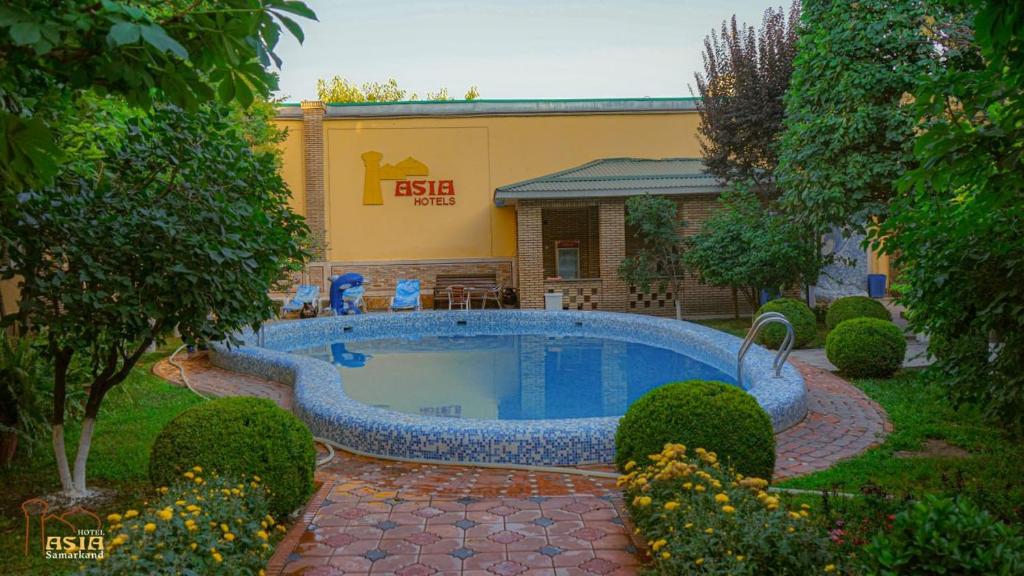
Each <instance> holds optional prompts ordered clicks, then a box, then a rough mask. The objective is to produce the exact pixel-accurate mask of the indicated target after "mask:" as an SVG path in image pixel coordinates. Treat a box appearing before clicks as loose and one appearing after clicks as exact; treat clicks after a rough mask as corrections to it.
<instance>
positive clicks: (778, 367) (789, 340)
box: [736, 312, 796, 386]
mask: <svg viewBox="0 0 1024 576" xmlns="http://www.w3.org/2000/svg"><path fill="white" fill-rule="evenodd" d="M768 324H782V325H783V326H785V327H786V337H785V338H784V339H783V340H782V345H781V346H779V352H778V353H777V354H776V355H775V361H774V362H773V363H772V368H774V369H775V377H776V378H779V377H781V376H782V367H783V366H785V365H786V359H788V358H789V353H790V352H792V351H793V343H794V341H795V340H796V333H795V332H794V331H793V325H792V324H790V323H789V320H786V317H785V316H783V315H782V314H779V313H778V312H765V313H764V314H761V315H760V316H758V317H757V319H756V320H754V323H753V324H752V325H751V326H750V330H748V331H747V336H746V337H745V338H744V339H743V344H742V345H741V346H740V352H739V354H737V355H736V383H737V384H739V385H741V386H742V385H743V357H744V356H746V355H747V350H749V349H750V346H751V345H752V344H753V343H754V339H755V338H757V334H758V333H759V332H760V331H761V328H764V327H765V326H767V325H768Z"/></svg>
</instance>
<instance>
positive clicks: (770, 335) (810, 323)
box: [754, 298, 818, 348]
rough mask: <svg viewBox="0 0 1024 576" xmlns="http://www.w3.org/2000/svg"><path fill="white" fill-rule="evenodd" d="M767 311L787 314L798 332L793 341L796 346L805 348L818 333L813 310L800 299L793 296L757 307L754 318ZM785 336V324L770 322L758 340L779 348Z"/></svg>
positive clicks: (762, 330) (770, 346)
mask: <svg viewBox="0 0 1024 576" xmlns="http://www.w3.org/2000/svg"><path fill="white" fill-rule="evenodd" d="M765 312H778V313H780V314H782V315H783V316H785V317H786V320H789V323H790V324H792V325H793V331H794V332H795V333H796V334H795V337H796V341H795V342H794V343H793V347H794V348H803V347H804V346H806V345H808V344H810V343H811V342H813V341H814V337H815V336H816V335H817V334H818V323H817V321H816V320H815V318H814V312H811V309H810V308H809V307H808V306H807V304H804V303H803V302H801V301H799V300H794V299H792V298H778V299H776V300H772V301H771V302H768V303H767V304H765V305H764V306H761V307H760V308H758V309H757V314H755V315H754V319H757V318H758V317H759V316H761V314H764V313H765ZM785 338H786V327H785V326H783V325H781V324H769V325H767V326H765V327H764V328H762V329H761V334H759V335H758V337H757V341H758V342H759V343H760V344H763V345H765V346H767V347H769V348H778V347H779V346H782V341H783V340H784V339H785Z"/></svg>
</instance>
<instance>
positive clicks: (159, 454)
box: [149, 397, 316, 516]
mask: <svg viewBox="0 0 1024 576" xmlns="http://www.w3.org/2000/svg"><path fill="white" fill-rule="evenodd" d="M194 466H201V467H202V469H203V474H210V473H211V472H216V473H218V474H220V475H224V476H243V475H256V476H259V477H260V479H261V480H262V481H263V483H264V484H265V485H266V486H267V488H269V489H270V501H269V505H270V508H271V510H272V513H273V514H274V515H275V516H284V515H285V514H288V513H290V512H292V511H293V510H295V509H296V508H298V507H300V506H302V505H303V504H305V503H306V501H307V500H309V497H310V496H311V495H312V494H313V470H314V468H315V466H316V451H315V449H314V448H313V435H312V434H310V432H309V429H308V428H306V425H305V424H303V423H302V422H301V421H299V419H298V418H296V417H295V416H294V415H293V414H292V413H291V412H288V411H285V410H282V409H281V408H279V407H278V406H277V404H275V403H274V402H272V401H270V400H267V399H265V398H244V397H237V398H219V399H217V400H211V401H209V402H205V403H203V404H199V405H198V406H194V407H192V408H189V409H188V410H186V411H184V412H182V413H181V414H179V415H178V416H176V417H175V418H174V420H171V421H170V422H169V423H168V424H167V426H165V427H164V429H163V430H161V431H160V434H159V435H158V436H157V438H156V442H154V443H153V450H152V452H151V453H150V457H149V478H150V480H151V481H152V482H153V485H154V486H170V485H172V484H174V483H175V482H177V481H179V480H180V479H181V477H182V474H184V473H185V472H188V471H189V470H190V469H192V468H193V467H194Z"/></svg>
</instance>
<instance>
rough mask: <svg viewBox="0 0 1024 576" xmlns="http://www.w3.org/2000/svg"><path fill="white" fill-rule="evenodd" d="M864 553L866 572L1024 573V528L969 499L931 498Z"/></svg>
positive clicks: (906, 513) (908, 512)
mask: <svg viewBox="0 0 1024 576" xmlns="http://www.w3.org/2000/svg"><path fill="white" fill-rule="evenodd" d="M864 551H865V556H866V559H865V560H866V564H867V565H866V566H865V570H864V573H865V574H872V575H874V574H884V575H886V576H888V575H893V576H896V575H899V574H908V575H910V574H913V575H921V574H958V575H962V576H968V575H977V576H989V575H991V576H1010V575H1011V574H1024V538H1022V536H1021V534H1020V532H1019V531H1018V530H1016V529H1014V528H1011V527H1010V526H1007V525H1006V524H1003V523H1002V522H999V521H998V520H996V519H995V518H993V517H992V516H990V515H989V514H988V512H985V511H983V510H981V509H979V508H977V507H976V506H975V505H974V504H972V503H971V502H970V501H968V500H966V499H958V500H951V499H949V498H937V497H935V496H930V497H928V498H926V499H925V500H922V501H920V502H917V503H916V504H914V505H913V506H912V507H910V508H909V509H908V510H904V511H903V512H900V513H899V514H897V515H896V518H895V520H894V521H893V526H892V529H891V530H888V531H883V532H879V533H878V534H876V535H875V537H874V538H873V539H872V540H871V543H870V544H868V545H867V547H866V548H865V550H864Z"/></svg>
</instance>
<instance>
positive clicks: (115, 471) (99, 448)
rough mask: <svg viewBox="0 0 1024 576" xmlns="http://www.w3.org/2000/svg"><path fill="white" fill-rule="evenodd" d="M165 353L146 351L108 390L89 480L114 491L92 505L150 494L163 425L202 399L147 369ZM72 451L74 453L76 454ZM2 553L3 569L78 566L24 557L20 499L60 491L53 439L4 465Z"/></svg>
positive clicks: (73, 432) (108, 508)
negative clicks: (152, 457)
mask: <svg viewBox="0 0 1024 576" xmlns="http://www.w3.org/2000/svg"><path fill="white" fill-rule="evenodd" d="M166 354H167V352H162V353H155V354H150V355H148V356H147V357H146V358H145V359H144V360H143V361H142V362H140V364H139V366H138V367H137V368H136V369H135V370H134V371H133V372H132V374H131V376H129V378H128V379H127V380H126V381H125V382H123V383H122V384H121V385H119V386H117V387H116V388H114V389H113V390H111V391H110V393H109V394H108V395H107V398H106V400H104V403H103V407H102V409H101V410H100V416H99V418H98V419H97V423H96V432H95V437H94V438H93V443H92V452H91V454H90V457H89V468H88V472H89V474H88V477H89V485H90V487H93V488H104V489H109V490H111V491H113V492H115V494H116V495H115V496H114V497H113V498H112V499H110V500H108V501H106V502H104V503H102V504H100V505H99V506H97V507H94V508H90V509H93V511H95V512H98V513H100V515H101V516H105V515H106V514H107V513H108V512H112V511H115V510H116V511H123V510H124V509H125V508H126V507H127V505H128V504H129V503H134V502H137V501H139V500H142V499H144V498H145V497H146V495H147V494H148V492H149V490H150V486H149V481H148V479H147V471H148V463H149V451H150V447H151V446H152V445H153V440H154V439H155V438H156V435H157V434H158V433H159V432H160V430H161V429H162V428H163V427H164V425H165V424H167V423H168V422H169V421H170V420H171V419H173V418H174V417H175V416H176V415H178V414H179V413H181V412H182V411H183V410H185V409H186V408H188V407H189V406H192V405H194V404H197V403H199V402H202V399H200V398H199V397H197V396H196V395H194V394H193V393H192V392H190V391H188V390H187V389H185V388H181V387H177V386H173V385H170V384H168V383H166V382H164V381H163V380H161V379H160V378H157V377H156V376H153V375H152V374H150V372H149V369H150V367H151V366H152V365H153V363H154V362H156V360H158V359H159V358H162V357H163V356H165V355H166ZM77 442H78V428H77V427H76V426H72V427H70V428H69V430H68V438H67V446H68V449H69V451H73V450H74V449H75V448H76V447H77ZM73 456H74V454H73V452H72V454H71V455H70V458H73ZM0 486H3V490H2V492H0V558H3V559H4V566H3V569H2V570H0V572H3V573H4V574H28V573H30V574H61V573H64V572H66V571H68V570H72V569H74V568H75V567H74V566H71V565H69V564H68V563H66V562H62V561H57V560H50V561H46V560H43V559H41V558H26V557H25V556H24V552H23V548H22V547H23V539H24V530H25V528H24V520H23V516H22V512H21V509H20V504H21V503H22V502H23V501H25V500H27V499H29V498H32V497H36V496H41V495H43V494H47V493H50V492H54V491H56V490H57V489H58V488H59V486H60V482H59V480H58V478H57V472H56V467H55V465H54V460H53V454H52V451H51V449H50V445H49V443H46V444H44V445H42V446H40V447H39V448H38V449H37V450H35V451H34V453H33V454H32V455H31V456H28V455H27V454H24V453H22V452H21V451H19V456H18V459H17V460H15V462H14V465H13V466H12V467H11V468H10V469H7V470H4V469H0Z"/></svg>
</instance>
